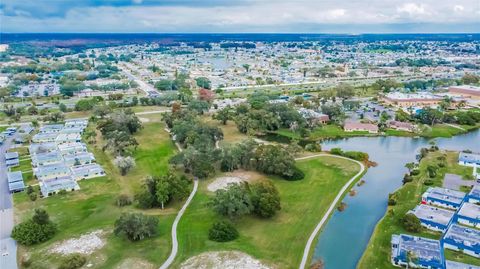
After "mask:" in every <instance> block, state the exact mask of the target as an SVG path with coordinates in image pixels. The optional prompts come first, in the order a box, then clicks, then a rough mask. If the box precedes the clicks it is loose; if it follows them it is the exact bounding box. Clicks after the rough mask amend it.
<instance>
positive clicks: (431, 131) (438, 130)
mask: <svg viewBox="0 0 480 269" xmlns="http://www.w3.org/2000/svg"><path fill="white" fill-rule="evenodd" d="M460 127H462V126H460ZM475 128H476V127H475V126H468V127H467V128H464V129H465V131H462V130H460V129H458V128H455V127H452V126H449V125H446V124H435V125H434V126H431V127H425V126H424V128H423V131H422V132H421V133H420V136H424V137H452V136H455V135H458V134H462V133H466V132H467V131H468V130H472V129H475Z"/></svg>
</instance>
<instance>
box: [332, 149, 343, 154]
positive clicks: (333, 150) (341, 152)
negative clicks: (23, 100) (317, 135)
mask: <svg viewBox="0 0 480 269" xmlns="http://www.w3.org/2000/svg"><path fill="white" fill-rule="evenodd" d="M330 153H331V154H334V155H343V151H342V149H341V148H333V149H331V150H330Z"/></svg>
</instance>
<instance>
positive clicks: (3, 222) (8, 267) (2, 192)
mask: <svg viewBox="0 0 480 269" xmlns="http://www.w3.org/2000/svg"><path fill="white" fill-rule="evenodd" d="M17 136H18V133H15V134H14V135H12V136H10V137H8V138H7V139H6V140H5V141H4V144H3V145H2V146H0V268H2V269H4V268H5V269H16V268H17V245H16V243H15V241H14V240H13V239H12V238H11V237H10V234H11V232H12V228H13V225H14V220H13V202H12V195H11V194H10V192H9V190H8V182H7V167H6V165H5V152H6V151H7V149H8V148H9V147H10V146H11V144H12V142H13V140H14V139H15V138H16V137H17Z"/></svg>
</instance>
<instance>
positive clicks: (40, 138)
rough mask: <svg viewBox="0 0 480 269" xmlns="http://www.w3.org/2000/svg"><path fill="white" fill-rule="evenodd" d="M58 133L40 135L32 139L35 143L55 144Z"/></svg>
mask: <svg viewBox="0 0 480 269" xmlns="http://www.w3.org/2000/svg"><path fill="white" fill-rule="evenodd" d="M57 136H58V133H38V134H36V135H34V136H33V137H32V141H33V142H43V141H48V142H53V141H55V139H56V138H57Z"/></svg>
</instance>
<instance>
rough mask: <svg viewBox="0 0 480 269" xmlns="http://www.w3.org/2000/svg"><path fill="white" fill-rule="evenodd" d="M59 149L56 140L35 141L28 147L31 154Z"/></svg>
mask: <svg viewBox="0 0 480 269" xmlns="http://www.w3.org/2000/svg"><path fill="white" fill-rule="evenodd" d="M56 149H57V144H55V143H54V142H47V143H33V144H30V146H29V147H28V151H29V152H30V154H35V153H44V152H49V151H53V150H56Z"/></svg>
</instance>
